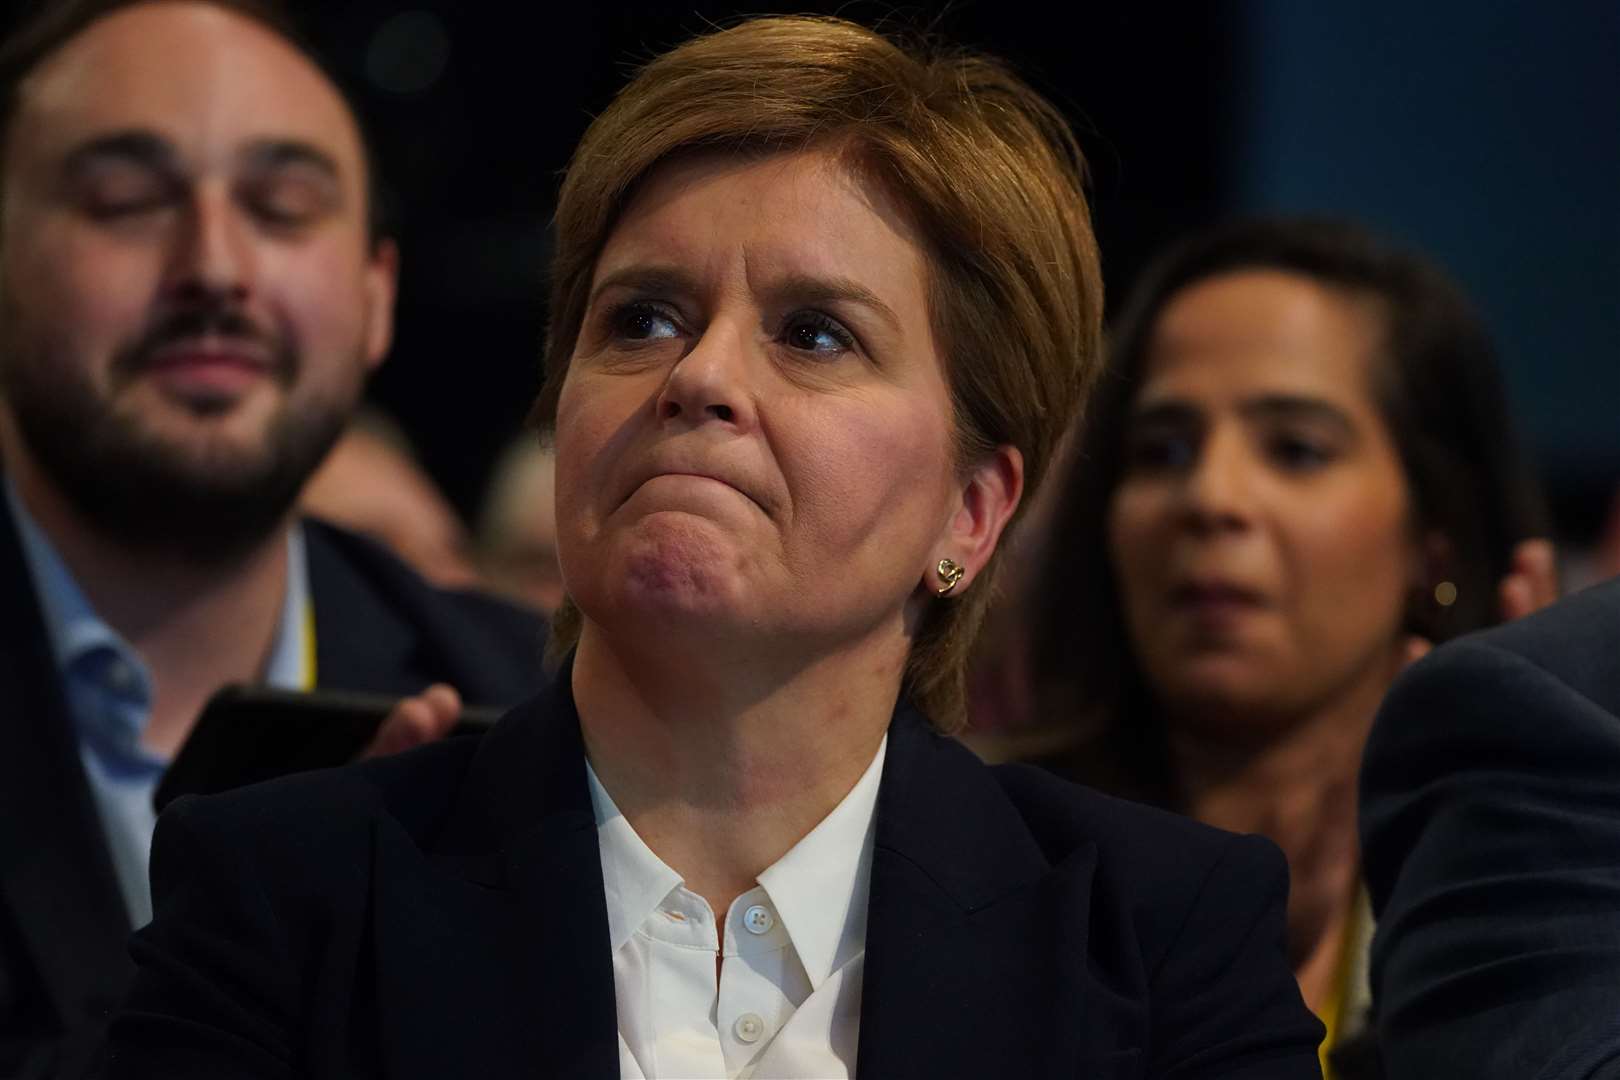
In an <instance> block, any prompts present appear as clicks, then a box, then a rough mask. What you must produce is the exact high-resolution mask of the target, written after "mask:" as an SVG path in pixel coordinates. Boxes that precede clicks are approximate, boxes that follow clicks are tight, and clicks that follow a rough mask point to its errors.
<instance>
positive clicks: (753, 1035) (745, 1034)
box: [731, 1013, 765, 1043]
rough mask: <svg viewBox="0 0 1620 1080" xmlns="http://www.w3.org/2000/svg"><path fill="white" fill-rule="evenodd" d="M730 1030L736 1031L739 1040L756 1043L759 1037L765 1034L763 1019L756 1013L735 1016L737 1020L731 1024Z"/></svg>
mask: <svg viewBox="0 0 1620 1080" xmlns="http://www.w3.org/2000/svg"><path fill="white" fill-rule="evenodd" d="M731 1030H732V1031H734V1032H735V1033H736V1035H737V1038H738V1040H739V1041H741V1042H745V1043H756V1042H759V1037H760V1036H761V1035H763V1034H765V1021H763V1020H761V1019H760V1018H759V1016H758V1014H756V1013H743V1014H742V1015H741V1016H739V1017H737V1022H736V1023H735V1024H733V1025H731Z"/></svg>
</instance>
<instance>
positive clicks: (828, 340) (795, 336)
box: [782, 311, 855, 356]
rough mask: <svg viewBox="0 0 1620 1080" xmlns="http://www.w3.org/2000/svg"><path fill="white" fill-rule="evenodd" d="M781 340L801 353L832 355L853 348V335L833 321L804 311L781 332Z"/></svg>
mask: <svg viewBox="0 0 1620 1080" xmlns="http://www.w3.org/2000/svg"><path fill="white" fill-rule="evenodd" d="M782 340H783V341H784V342H785V343H786V344H787V345H788V346H789V347H791V348H794V349H798V350H799V351H801V352H809V353H820V354H823V355H828V356H831V355H834V354H838V353H844V352H847V351H849V350H850V349H852V348H854V347H855V335H854V334H851V333H850V332H849V331H848V330H846V329H844V327H843V326H842V325H840V324H839V323H838V321H837V320H835V319H830V318H828V317H827V316H825V315H822V314H820V313H818V312H813V311H806V312H800V313H799V314H797V315H794V316H793V317H792V318H790V319H789V320H788V321H787V325H786V326H785V327H784V328H783V331H782Z"/></svg>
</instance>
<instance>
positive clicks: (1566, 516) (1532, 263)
mask: <svg viewBox="0 0 1620 1080" xmlns="http://www.w3.org/2000/svg"><path fill="white" fill-rule="evenodd" d="M12 6H13V7H14V8H21V7H22V6H23V5H21V4H13V5H12ZM293 6H294V9H295V10H296V11H298V12H300V14H301V15H302V17H303V20H304V23H305V25H306V27H307V29H308V31H309V33H310V35H311V37H312V38H313V39H314V41H315V42H316V44H317V45H318V46H320V47H321V48H322V50H323V51H324V52H325V53H326V54H327V55H329V56H330V57H331V59H332V61H333V63H334V65H335V66H336V67H337V68H338V70H339V72H340V74H341V75H342V77H344V78H345V79H346V80H347V81H348V83H349V85H350V88H351V89H352V90H353V91H355V92H356V93H357V95H358V96H359V97H360V99H361V104H362V109H363V111H364V112H365V114H366V121H367V123H368V125H369V126H370V128H371V130H372V135H373V138H374V141H375V143H376V145H377V149H378V151H379V154H380V160H381V162H382V170H383V175H384V180H385V186H386V190H387V192H388V202H389V205H390V207H391V210H392V213H393V219H394V222H395V225H396V226H397V232H398V235H399V237H400V241H401V245H402V247H403V250H404V279H403V284H402V295H401V306H400V312H399V328H398V329H399V333H398V335H397V345H396V347H395V350H394V355H393V357H392V359H391V360H390V362H389V363H388V365H387V366H386V367H385V368H384V370H383V372H382V373H381V375H380V376H379V377H378V378H377V380H376V382H375V384H374V386H373V398H374V400H375V401H376V402H377V403H378V404H380V405H381V406H382V407H383V408H384V409H386V410H387V411H389V412H391V413H393V414H394V415H395V416H396V417H397V418H398V419H399V420H400V421H401V423H402V424H403V425H404V427H405V428H406V430H407V431H408V432H409V433H410V434H411V436H412V438H413V439H414V440H415V442H416V445H417V449H418V452H419V454H420V456H421V458H422V460H423V462H424V463H425V464H426V466H427V468H428V469H429V471H430V472H431V473H432V474H433V475H434V476H435V478H437V480H438V481H439V482H440V484H441V485H442V486H443V487H444V489H445V491H446V492H447V494H448V495H449V496H450V498H451V501H452V502H453V503H454V504H455V505H456V507H457V508H458V509H459V510H461V511H462V513H463V514H468V515H470V514H471V512H472V511H473V509H474V508H475V507H476V506H477V504H478V501H479V499H480V497H481V495H482V487H483V484H484V481H485V477H486V475H487V472H488V469H489V467H490V465H491V462H492V459H493V458H494V456H495V455H496V454H497V453H498V452H499V450H500V448H501V447H502V446H504V445H505V444H506V443H507V442H508V441H509V440H510V439H511V437H512V436H513V434H514V433H515V432H516V431H517V429H518V428H519V425H520V424H521V423H522V420H523V417H524V414H525V411H526V408H527V404H528V402H529V400H530V398H531V397H532V396H533V394H534V391H535V389H536V388H537V386H538V381H539V370H540V367H539V365H540V359H539V358H540V347H541V340H542V335H543V332H544V325H545V309H544V302H545V265H546V257H547V247H548V238H547V223H548V221H549V218H550V214H551V209H552V200H553V197H554V194H555V191H556V187H557V181H558V176H559V173H560V171H561V169H562V168H563V166H564V165H565V164H566V162H567V157H568V153H569V150H570V149H571V147H572V146H573V144H574V142H575V141H576V140H577V139H578V138H579V136H580V134H581V133H582V131H583V130H584V127H585V125H586V123H587V122H588V119H589V117H590V116H591V115H592V114H593V113H594V112H596V111H597V110H600V109H601V108H602V107H603V105H604V104H605V103H606V102H607V100H608V99H609V97H610V96H611V95H612V93H613V92H614V91H615V89H617V88H618V87H619V86H620V85H622V83H623V81H624V78H625V75H626V73H627V72H628V71H629V70H630V69H631V68H633V67H634V66H635V65H636V64H637V63H638V62H640V61H642V60H645V59H647V58H648V57H650V56H651V55H653V54H654V53H656V52H658V51H660V50H661V49H663V48H665V47H667V46H669V45H671V44H674V43H676V42H678V41H680V40H682V39H683V38H685V37H687V36H689V35H690V34H692V33H695V32H698V31H700V30H703V29H705V28H707V27H709V26H711V25H714V24H717V23H725V22H727V21H729V20H731V19H733V18H735V17H736V15H737V14H738V12H739V11H744V10H746V11H747V12H750V13H755V12H767V11H805V10H820V11H832V12H837V13H841V14H844V15H846V16H848V17H851V18H855V19H857V20H860V21H863V22H868V23H871V22H878V21H881V22H885V23H887V24H890V25H895V26H902V27H913V28H916V27H921V28H929V29H932V30H934V31H936V32H938V33H939V34H941V35H943V36H945V37H946V38H948V39H951V40H954V41H957V42H960V43H963V44H967V45H972V46H976V47H981V48H985V49H988V50H990V51H993V52H995V53H998V54H1000V55H1002V56H1003V57H1005V58H1007V59H1009V60H1010V61H1011V62H1012V63H1013V64H1014V66H1015V67H1017V68H1018V69H1019V70H1020V71H1021V72H1022V73H1023V74H1024V75H1025V76H1026V77H1028V78H1030V79H1031V81H1033V82H1034V83H1035V84H1036V85H1037V86H1039V87H1041V88H1042V89H1043V90H1045V91H1046V92H1047V93H1048V94H1049V95H1050V96H1052V97H1053V98H1054V99H1055V100H1057V101H1058V102H1059V103H1060V104H1062V105H1063V106H1065V107H1066V108H1067V109H1068V110H1069V112H1070V114H1071V116H1072V117H1073V119H1074V121H1075V123H1076V126H1077V127H1078V129H1079V130H1080V132H1081V133H1082V141H1083V144H1084V146H1085V147H1086V150H1087V152H1088V155H1089V157H1090V161H1091V165H1092V169H1093V177H1094V189H1095V203H1094V205H1095V212H1096V218H1097V225H1098V230H1099V233H1100V236H1101V241H1102V247H1103V255H1104V268H1105V271H1106V274H1107V280H1108V286H1109V290H1110V294H1111V296H1113V297H1114V298H1116V299H1117V298H1118V297H1120V296H1122V295H1123V294H1124V292H1125V290H1126V289H1128V288H1129V286H1130V284H1131V282H1132V279H1133V278H1134V276H1135V275H1136V273H1137V272H1138V270H1139V269H1140V267H1141V266H1142V264H1143V262H1144V261H1145V259H1146V258H1147V257H1148V256H1149V255H1151V254H1152V253H1153V252H1154V251H1155V250H1156V249H1157V248H1158V247H1159V246H1160V245H1162V244H1164V243H1165V242H1167V241H1169V240H1171V239H1173V238H1175V237H1176V236H1177V235H1179V234H1180V233H1182V232H1184V231H1186V230H1188V229H1192V228H1196V227H1199V226H1202V225H1205V224H1208V223H1210V222H1212V221H1215V220H1217V219H1219V218H1221V217H1223V216H1227V215H1230V214H1234V213H1241V212H1245V211H1268V210H1290V211H1305V210H1309V211H1327V212H1333V213H1339V214H1344V215H1349V216H1352V217H1355V218H1358V219H1360V220H1362V221H1364V222H1366V223H1368V224H1370V225H1372V226H1374V227H1376V228H1379V229H1381V230H1382V231H1384V232H1386V233H1387V234H1390V235H1391V236H1393V237H1395V238H1397V239H1400V240H1403V241H1406V242H1408V243H1410V244H1412V245H1415V246H1417V247H1419V248H1421V249H1423V250H1425V251H1427V252H1429V253H1430V254H1431V255H1433V256H1434V257H1435V258H1437V259H1438V260H1439V261H1440V262H1441V263H1442V264H1444V265H1445V266H1446V267H1447V268H1448V269H1449V270H1450V271H1451V272H1452V273H1453V274H1454V275H1455V276H1456V277H1457V278H1459V279H1460V280H1461V281H1462V282H1463V284H1464V286H1465V287H1466V288H1467V289H1468V291H1469V293H1470V294H1471V295H1472V296H1473V298H1474V300H1475V302H1476V303H1477V304H1478V305H1479V306H1480V308H1481V309H1482V311H1483V312H1484V314H1485V316H1486V319H1487V321H1488V322H1489V323H1490V325H1491V326H1492V327H1493V328H1494V329H1495V331H1496V333H1497V336H1498V342H1499V344H1500V347H1501V351H1502V358H1503V363H1504V366H1505V368H1506V371H1507V375H1508V379H1509V383H1510V386H1511V388H1512V390H1513V393H1514V397H1515V401H1516V404H1517V407H1518V412H1519V417H1520V420H1521V422H1522V424H1523V426H1524V428H1525V430H1526V432H1527V434H1528V436H1529V442H1530V445H1531V447H1532V448H1533V452H1534V453H1535V455H1536V460H1537V464H1538V466H1539V467H1540V469H1541V470H1542V472H1543V475H1544V476H1545V478H1546V482H1547V485H1548V490H1549V493H1550V494H1551V496H1552V498H1553V503H1554V509H1555V514H1556V517H1557V521H1558V525H1559V529H1560V532H1561V534H1562V536H1563V538H1565V539H1567V540H1572V541H1575V542H1577V543H1579V542H1583V541H1586V540H1588V539H1589V538H1590V537H1591V536H1592V535H1593V534H1594V533H1595V532H1596V530H1597V528H1598V527H1599V524H1600V522H1601V519H1602V516H1603V514H1604V513H1605V511H1606V509H1607V507H1608V504H1609V500H1610V498H1611V496H1612V494H1613V493H1614V491H1615V489H1616V488H1617V486H1620V4H1617V3H1615V2H1614V0H1561V2H1560V3H1558V4H1549V5H1540V4H1535V5H1533V4H1529V3H1522V2H1512V3H1509V2H1500V3H1493V2H1490V0H1430V2H1426V3H1422V4H1411V3H1397V2H1395V0H1362V2H1358V3H1355V4H1321V3H1300V2H1295V0H1243V2H1230V3H1197V4H1192V3H1168V2H1138V3H1133V4H1129V5H1125V4H1079V5H1070V6H1067V7H1055V6H1052V5H1050V4H1044V3H1043V4H1034V3H1023V2H1014V0H977V2H962V3H957V4H953V5H950V6H948V7H944V8H939V7H933V6H915V7H904V6H896V5H895V4H893V3H889V4H882V5H879V4H866V3H841V4H836V5H830V4H829V5H820V6H818V5H806V4H802V3H801V4H786V5H779V4H769V3H757V2H756V3H750V4H748V5H747V6H746V8H743V7H739V6H738V5H734V4H712V3H682V4H635V3H612V2H602V3H596V4H576V5H568V4H563V5H558V6H555V7H554V6H551V5H545V6H542V5H538V4H536V5H516V4H514V5H505V4H501V5H497V4H492V3H487V2H486V3H450V2H448V0H443V2H427V0H424V2H416V3H412V2H409V0H407V2H404V3H401V2H399V0H344V2H341V3H337V2H324V3H308V2H306V3H303V4H294V5H293ZM14 15H15V12H13V17H14Z"/></svg>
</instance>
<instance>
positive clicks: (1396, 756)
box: [1361, 641, 1620, 1080]
mask: <svg viewBox="0 0 1620 1080" xmlns="http://www.w3.org/2000/svg"><path fill="white" fill-rule="evenodd" d="M1615 662H1616V663H1617V664H1620V655H1617V656H1616V657H1615ZM1361 798H1362V843H1363V846H1364V850H1365V863H1366V874H1367V883H1368V887H1369V889H1370V891H1371V893H1372V898H1373V904H1374V908H1375V910H1376V911H1377V913H1378V917H1379V925H1378V934H1377V937H1376V939H1375V942H1374V948H1373V967H1372V974H1373V990H1374V994H1375V998H1376V1001H1377V1008H1378V1014H1379V1021H1378V1022H1379V1028H1380V1034H1381V1037H1382V1041H1383V1048H1384V1056H1385V1059H1386V1063H1387V1065H1388V1068H1389V1072H1390V1075H1391V1076H1392V1077H1394V1078H1395V1080H1402V1078H1428V1077H1434V1076H1471V1077H1472V1076H1479V1077H1541V1078H1552V1077H1571V1078H1573V1077H1582V1078H1586V1077H1616V1076H1620V718H1617V717H1616V716H1615V715H1614V714H1613V713H1612V712H1611V711H1609V710H1608V709H1605V708H1603V707H1600V706H1599V705H1598V704H1596V703H1595V702H1594V701H1592V700H1591V699H1590V698H1589V697H1587V696H1584V695H1583V694H1581V693H1579V692H1577V691H1576V690H1575V689H1573V688H1572V687H1571V686H1569V685H1568V684H1566V683H1565V682H1564V681H1563V680H1561V679H1559V678H1557V677H1555V676H1553V675H1552V674H1551V673H1549V672H1548V671H1547V670H1545V669H1544V668H1542V667H1540V666H1537V665H1536V664H1534V663H1532V662H1531V661H1529V660H1527V659H1525V658H1524V657H1522V656H1519V655H1518V654H1516V653H1513V652H1509V651H1507V650H1504V649H1501V648H1499V647H1495V646H1493V645H1491V644H1490V643H1488V642H1478V641H1462V642H1458V643H1456V644H1453V645H1450V646H1447V647H1445V648H1443V649H1440V650H1438V651H1437V652H1436V653H1434V654H1432V655H1431V656H1430V657H1429V658H1428V659H1426V660H1425V661H1423V662H1422V663H1420V664H1418V665H1416V666H1415V667H1413V668H1412V669H1410V670H1409V671H1408V672H1407V673H1406V674H1405V675H1404V676H1403V677H1402V678H1401V679H1400V680H1399V681H1398V682H1397V683H1396V685H1395V688H1394V689H1393V690H1392V691H1391V693H1390V696H1389V698H1388V699H1387V700H1386V702H1385V705H1384V708H1383V710H1382V712H1381V713H1380V714H1379V717H1378V720H1377V723H1376V725H1375V727H1374V732H1373V736H1372V739H1371V740H1370V742H1369V744H1368V748H1367V756H1366V760H1365V763H1364V766H1363V773H1362V796H1361Z"/></svg>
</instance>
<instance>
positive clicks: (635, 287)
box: [589, 264, 699, 305]
mask: <svg viewBox="0 0 1620 1080" xmlns="http://www.w3.org/2000/svg"><path fill="white" fill-rule="evenodd" d="M610 289H623V290H625V291H628V292H644V293H654V294H664V295H681V296H690V295H692V294H693V293H696V292H698V291H699V290H698V282H697V278H696V277H694V276H693V275H692V274H691V273H689V272H688V271H686V270H683V269H681V268H680V267H678V266H666V265H661V264H633V265H630V266H624V267H620V268H619V269H617V270H615V271H613V272H612V273H610V274H605V275H603V277H602V280H601V281H598V282H597V283H596V287H595V288H593V289H592V290H591V298H590V301H589V303H590V304H591V305H594V304H595V303H596V301H597V300H598V299H599V298H600V297H601V295H602V294H603V293H605V292H607V291H609V290H610Z"/></svg>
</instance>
